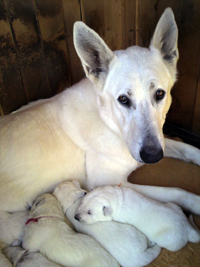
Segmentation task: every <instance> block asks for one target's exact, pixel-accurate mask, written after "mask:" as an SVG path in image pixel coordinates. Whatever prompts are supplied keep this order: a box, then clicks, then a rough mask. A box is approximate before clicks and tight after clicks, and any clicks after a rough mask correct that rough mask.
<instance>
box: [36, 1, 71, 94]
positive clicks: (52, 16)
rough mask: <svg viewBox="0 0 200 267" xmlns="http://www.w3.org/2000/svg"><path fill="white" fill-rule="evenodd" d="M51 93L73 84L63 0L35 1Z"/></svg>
mask: <svg viewBox="0 0 200 267" xmlns="http://www.w3.org/2000/svg"><path fill="white" fill-rule="evenodd" d="M35 5H36V9H37V16H38V22H39V25H40V31H41V38H42V46H43V49H44V57H45V61H46V66H47V73H48V78H49V82H50V87H51V93H52V94H53V95H54V94H55V93H56V92H58V90H59V91H61V90H62V89H64V87H68V86H70V84H71V81H70V75H69V60H68V51H67V44H66V34H65V25H64V16H63V6H62V1H61V0H42V1H41V0H35Z"/></svg>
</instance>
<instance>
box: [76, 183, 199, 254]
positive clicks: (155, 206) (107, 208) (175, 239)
mask: <svg viewBox="0 0 200 267" xmlns="http://www.w3.org/2000/svg"><path fill="white" fill-rule="evenodd" d="M75 218H76V219H77V220H79V221H80V222H83V223H89V224H90V223H95V222H97V221H110V220H114V221H117V222H121V223H129V224H131V225H134V226H135V227H136V228H137V229H138V230H140V231H141V232H143V233H144V234H145V235H146V236H147V237H148V238H149V240H151V241H153V242H155V243H157V244H158V245H159V246H161V247H164V248H166V249H168V250H170V251H176V250H179V249H181V248H182V247H183V246H185V245H186V244H187V242H188V241H190V242H194V243H197V242H199V241H200V231H199V230H198V229H197V228H196V227H193V226H192V225H191V224H190V223H189V221H188V219H187V218H186V216H185V214H184V213H183V211H182V210H181V208H180V207H179V206H177V205H175V204H173V203H167V204H162V203H160V202H157V201H155V200H152V199H149V198H147V197H145V196H143V195H141V194H138V193H137V192H134V191H133V190H131V189H129V188H124V187H118V186H115V187H112V186H105V187H102V188H97V189H95V190H93V191H91V192H90V193H89V194H87V195H86V196H85V197H84V198H83V199H82V201H81V204H80V206H79V207H78V209H77V212H76V215H75Z"/></svg>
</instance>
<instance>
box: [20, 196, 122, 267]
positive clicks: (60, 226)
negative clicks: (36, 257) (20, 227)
mask: <svg viewBox="0 0 200 267" xmlns="http://www.w3.org/2000/svg"><path fill="white" fill-rule="evenodd" d="M22 246H23V248H25V249H27V250H29V251H30V252H38V251H39V252H41V253H42V254H43V255H44V256H46V257H47V258H48V259H49V260H51V261H53V262H55V263H58V264H61V265H63V266H70V267H72V266H74V267H77V266H80V267H86V266H87V267H108V266H109V267H119V264H118V263H117V261H116V260H115V259H114V258H113V257H112V256H111V255H110V254H109V253H108V252H107V251H106V250H105V249H104V248H103V247H102V246H101V245H100V244H99V243H98V242H97V241H96V240H94V239H93V238H92V237H90V236H87V235H84V234H80V233H76V232H74V231H73V230H72V229H71V228H70V227H69V226H68V225H67V224H66V222H65V216H64V213H63V210H62V207H61V206H60V203H59V202H58V200H57V199H56V198H55V197H54V196H53V195H51V194H43V195H42V196H40V197H39V198H38V199H37V200H36V202H35V203H34V205H33V206H32V208H31V211H30V214H29V220H28V221H27V223H26V227H25V234H24V237H23V243H22Z"/></svg>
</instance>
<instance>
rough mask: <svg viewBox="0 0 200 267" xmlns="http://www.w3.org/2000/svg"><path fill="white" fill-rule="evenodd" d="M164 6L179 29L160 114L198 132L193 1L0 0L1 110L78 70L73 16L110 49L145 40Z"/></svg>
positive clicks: (197, 14)
mask: <svg viewBox="0 0 200 267" xmlns="http://www.w3.org/2000/svg"><path fill="white" fill-rule="evenodd" d="M168 6H170V7H171V8H172V9H173V11H174V14H175V18H176V21H177V24H178V28H179V51H180V60H179V62H178V69H179V80H178V82H177V84H176V85H175V87H174V89H173V92H172V95H173V104H172V107H171V109H170V112H169V114H168V117H167V119H168V121H169V122H170V123H172V124H174V125H178V126H180V127H181V128H183V129H185V130H187V131H190V132H192V133H194V134H197V135H200V79H199V74H200V0H0V65H1V69H0V113H1V115H4V114H8V113H10V112H12V111H14V110H16V109H18V108H19V107H20V106H22V105H24V104H26V103H28V102H30V101H33V100H36V99H39V98H47V97H50V96H52V95H55V94H56V93H58V92H60V91H62V90H63V89H64V88H65V87H68V86H70V85H72V84H74V83H76V82H78V81H79V80H80V79H81V78H82V77H83V76H84V74H83V70H82V67H81V64H80V61H79V59H78V57H77V55H76V52H75V50H74V47H73V35H72V31H73V24H74V22H75V21H77V20H82V21H84V22H86V24H87V25H88V26H90V27H92V28H93V29H94V30H95V31H97V32H98V33H99V34H100V36H101V37H102V38H103V39H104V40H105V42H106V43H107V44H108V45H109V47H110V48H111V49H113V50H116V49H124V48H126V47H128V46H130V45H135V44H137V45H141V46H148V45H149V42H150V39H151V37H152V34H153V31H154V29H155V26H156V23H157V21H158V19H159V17H160V15H161V14H162V12H163V11H164V9H165V8H166V7H168Z"/></svg>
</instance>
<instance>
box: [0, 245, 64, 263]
mask: <svg viewBox="0 0 200 267" xmlns="http://www.w3.org/2000/svg"><path fill="white" fill-rule="evenodd" d="M3 253H4V254H5V255H6V257H7V258H8V259H9V260H10V261H11V262H12V264H13V265H10V266H13V267H61V265H58V264H56V263H53V262H51V261H49V260H48V259H47V258H45V257H44V256H43V255H42V254H41V253H38V252H28V250H25V249H23V248H22V247H20V246H7V247H5V248H4V249H3ZM0 266H2V267H6V265H5V266H4V265H0Z"/></svg>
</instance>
